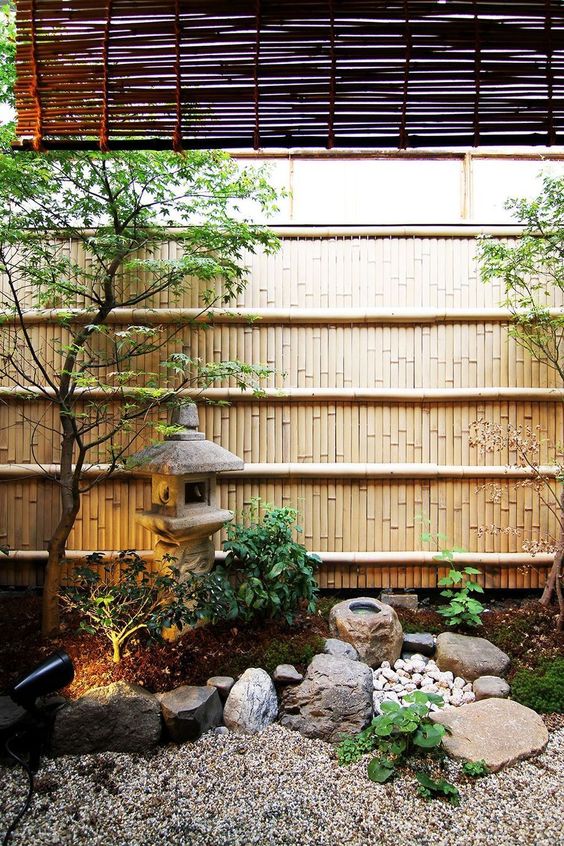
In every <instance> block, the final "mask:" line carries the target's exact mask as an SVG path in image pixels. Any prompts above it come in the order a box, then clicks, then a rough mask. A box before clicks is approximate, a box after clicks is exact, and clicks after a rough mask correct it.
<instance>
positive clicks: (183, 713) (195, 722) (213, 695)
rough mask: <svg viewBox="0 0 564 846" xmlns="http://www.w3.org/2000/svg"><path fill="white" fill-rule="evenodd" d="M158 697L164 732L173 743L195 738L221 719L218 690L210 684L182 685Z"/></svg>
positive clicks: (221, 711)
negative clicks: (197, 685) (165, 731)
mask: <svg viewBox="0 0 564 846" xmlns="http://www.w3.org/2000/svg"><path fill="white" fill-rule="evenodd" d="M159 698H160V701H161V710H162V714H163V719H164V722H165V726H166V730H167V733H168V736H169V737H170V738H171V740H174V741H175V742H176V743H183V742H184V741H186V740H197V739H198V737H201V735H202V734H204V733H205V732H206V731H209V730H210V729H211V728H215V727H216V726H218V725H220V723H221V721H222V718H223V708H222V705H221V700H220V698H219V692H218V690H217V688H215V687H213V686H208V685H206V687H194V686H192V685H182V687H177V688H176V689H175V690H170V691H168V693H163V695H162V696H160V697H159Z"/></svg>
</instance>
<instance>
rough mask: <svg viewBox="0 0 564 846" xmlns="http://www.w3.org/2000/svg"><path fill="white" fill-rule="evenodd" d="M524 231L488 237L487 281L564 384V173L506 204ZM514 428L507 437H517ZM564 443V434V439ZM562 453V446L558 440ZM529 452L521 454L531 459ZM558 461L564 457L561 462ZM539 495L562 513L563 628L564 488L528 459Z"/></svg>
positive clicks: (553, 588)
mask: <svg viewBox="0 0 564 846" xmlns="http://www.w3.org/2000/svg"><path fill="white" fill-rule="evenodd" d="M506 208H508V209H509V210H510V211H511V212H512V213H513V216H514V217H515V219H516V220H517V222H518V223H520V224H521V225H522V226H523V234H522V235H521V237H520V238H519V239H518V240H517V241H516V242H514V243H511V242H502V241H494V240H492V239H490V238H484V239H482V242H481V249H480V267H481V275H482V279H483V280H484V281H485V282H490V281H497V280H500V281H501V283H502V284H503V287H504V291H505V299H504V301H503V303H502V305H504V306H505V307H506V308H507V309H508V310H509V312H510V314H511V318H512V322H511V327H510V334H511V336H512V337H513V338H515V340H516V341H517V343H518V344H519V345H520V346H522V347H524V348H525V349H526V350H527V351H528V352H529V353H530V355H531V356H532V357H533V358H534V359H536V360H537V361H538V362H541V363H543V364H544V365H546V366H548V367H549V368H551V369H552V370H553V371H554V372H555V374H556V375H557V380H558V385H559V386H562V384H563V383H564V347H563V341H564V309H563V308H562V305H563V302H564V300H563V295H564V178H563V177H555V176H550V175H547V176H545V177H544V178H543V180H542V190H541V192H540V194H539V195H538V196H537V197H536V198H535V199H534V200H526V199H511V200H509V201H508V202H507V203H506ZM514 436H515V431H512V430H511V427H510V428H509V429H508V430H507V432H506V433H505V434H504V437H507V438H510V439H514ZM562 441H563V442H564V437H563V438H562ZM554 449H555V452H556V453H558V454H560V453H561V452H562V447H561V446H560V445H559V444H555V445H554ZM526 453H527V451H526V450H525V452H524V453H522V455H521V458H522V460H524V461H525V462H526V463H527V464H529V462H528V458H527V454H526ZM558 463H559V462H558ZM529 466H530V468H531V471H532V477H533V479H534V480H535V482H536V484H537V490H538V492H539V494H541V491H543V493H542V494H541V496H542V497H545V498H546V501H547V502H550V503H551V505H549V508H550V510H552V512H553V513H555V514H557V520H558V522H559V524H560V527H561V531H560V536H559V538H558V539H556V541H555V544H554V546H553V551H554V553H555V557H554V564H553V566H552V568H551V571H550V574H549V576H548V580H547V582H546V586H545V589H544V592H543V595H542V598H541V602H542V603H543V604H544V605H550V604H551V602H553V600H554V599H555V598H556V600H557V601H558V604H559V608H560V615H559V623H558V625H559V627H560V628H563V627H564V604H563V600H562V594H563V590H564V588H563V584H562V582H563V580H564V568H563V557H564V531H562V526H563V525H564V489H563V488H562V479H563V477H562V474H561V473H558V474H557V476H556V480H554V479H550V481H549V480H548V478H547V477H546V474H544V477H543V475H542V474H539V473H538V467H539V465H538V464H536V463H535V461H534V460H533V461H532V464H529Z"/></svg>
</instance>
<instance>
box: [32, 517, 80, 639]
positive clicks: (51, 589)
mask: <svg viewBox="0 0 564 846" xmlns="http://www.w3.org/2000/svg"><path fill="white" fill-rule="evenodd" d="M77 514H78V507H77V508H76V509H74V508H73V509H72V510H71V511H70V512H69V511H67V512H63V514H62V515H61V519H60V520H59V524H58V526H57V528H56V529H55V531H54V532H53V535H52V537H51V540H50V541H49V546H48V549H49V557H48V559H47V566H46V567H45V577H44V582H43V608H42V615H41V633H42V635H43V636H44V637H53V636H54V635H56V634H57V632H58V631H59V624H60V616H59V599H58V593H59V588H60V584H61V564H62V562H63V559H64V557H65V551H66V546H67V540H68V537H69V535H70V533H71V530H72V527H73V525H74V521H75V518H76V515H77Z"/></svg>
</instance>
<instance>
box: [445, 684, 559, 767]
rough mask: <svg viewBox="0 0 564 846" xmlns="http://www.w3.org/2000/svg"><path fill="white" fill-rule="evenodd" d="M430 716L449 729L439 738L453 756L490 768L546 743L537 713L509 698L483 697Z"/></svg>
mask: <svg viewBox="0 0 564 846" xmlns="http://www.w3.org/2000/svg"><path fill="white" fill-rule="evenodd" d="M430 717H431V720H433V721H434V722H437V723H442V724H443V725H444V726H447V727H448V728H449V729H450V734H445V736H444V737H443V741H442V742H443V747H444V749H445V750H446V752H447V753H448V754H449V755H450V756H451V757H452V758H459V759H462V760H464V761H485V762H486V764H487V765H488V767H489V768H490V770H492V772H495V771H496V770H500V769H501V768H502V767H507V766H509V765H510V764H514V763H515V762H516V761H520V760H521V759H522V758H530V757H531V756H532V755H538V754H539V753H540V752H542V751H543V749H544V748H545V746H546V744H547V743H548V731H547V729H546V726H545V724H544V723H543V721H542V719H541V718H540V717H539V715H538V714H537V713H535V711H532V710H531V709H530V708H525V706H524V705H520V704H519V703H518V702H513V701H512V700H511V699H483V700H482V701H481V702H472V703H471V704H470V705H463V706H462V707H461V708H453V709H452V710H450V711H437V712H435V713H433V714H431V715H430Z"/></svg>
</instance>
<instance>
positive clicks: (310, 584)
mask: <svg viewBox="0 0 564 846" xmlns="http://www.w3.org/2000/svg"><path fill="white" fill-rule="evenodd" d="M263 511H264V514H263V517H262V520H259V503H258V501H255V502H254V503H253V504H252V506H251V509H250V511H249V512H247V514H246V515H244V516H245V517H246V518H247V521H248V522H247V523H235V524H233V525H230V526H228V528H227V538H228V539H227V541H225V542H224V544H223V547H224V549H225V550H226V551H227V556H226V559H225V563H224V566H223V567H217V568H216V570H215V571H214V573H215V575H216V577H217V578H219V579H221V580H222V583H223V585H224V586H225V590H226V593H227V594H229V595H230V596H231V597H232V615H231V619H236V618H239V619H241V620H243V621H245V622H249V621H251V620H253V619H256V618H261V617H262V618H265V617H284V618H285V619H286V621H287V622H288V623H291V622H292V621H293V619H294V615H295V613H296V611H297V610H298V607H299V605H300V604H301V602H302V601H305V602H306V603H307V610H308V611H315V607H316V596H317V590H318V588H317V583H316V581H315V575H314V573H315V569H316V568H317V567H318V566H319V564H320V563H321V559H320V558H319V556H317V555H315V554H313V553H310V552H308V551H307V549H306V548H305V546H303V545H302V544H300V543H299V542H298V541H297V540H295V539H294V532H301V531H302V529H301V527H300V526H297V525H294V524H295V521H296V518H297V511H296V509H295V508H289V507H287V506H285V507H283V508H274V507H272V506H268V505H266V506H264V509H263Z"/></svg>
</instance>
